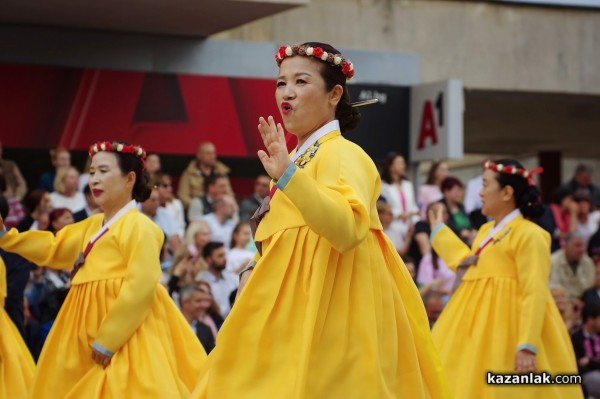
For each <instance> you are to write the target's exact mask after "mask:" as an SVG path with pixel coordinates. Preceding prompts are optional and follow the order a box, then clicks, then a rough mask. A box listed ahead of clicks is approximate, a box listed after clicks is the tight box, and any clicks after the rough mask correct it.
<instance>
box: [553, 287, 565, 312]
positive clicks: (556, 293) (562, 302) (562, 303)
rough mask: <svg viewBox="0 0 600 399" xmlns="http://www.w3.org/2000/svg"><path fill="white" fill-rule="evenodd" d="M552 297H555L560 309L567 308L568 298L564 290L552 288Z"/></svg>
mask: <svg viewBox="0 0 600 399" xmlns="http://www.w3.org/2000/svg"><path fill="white" fill-rule="evenodd" d="M552 298H554V302H555V303H556V307H557V308H558V310H560V311H561V312H562V311H563V310H565V309H566V308H567V298H566V296H565V294H564V293H563V292H562V291H559V290H552Z"/></svg>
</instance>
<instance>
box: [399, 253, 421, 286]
mask: <svg viewBox="0 0 600 399" xmlns="http://www.w3.org/2000/svg"><path fill="white" fill-rule="evenodd" d="M402 261H403V262H404V266H406V269H407V270H408V274H410V277H412V279H413V281H414V282H415V284H416V285H417V287H419V286H420V284H419V283H417V268H416V266H415V261H414V260H413V258H411V257H410V256H404V257H403V258H402Z"/></svg>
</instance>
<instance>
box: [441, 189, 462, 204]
mask: <svg viewBox="0 0 600 399" xmlns="http://www.w3.org/2000/svg"><path fill="white" fill-rule="evenodd" d="M444 197H446V199H447V200H449V201H450V202H452V203H454V204H459V203H460V202H461V201H462V198H463V188H462V187H461V186H459V185H456V186H454V187H452V188H451V189H450V190H447V191H445V192H444Z"/></svg>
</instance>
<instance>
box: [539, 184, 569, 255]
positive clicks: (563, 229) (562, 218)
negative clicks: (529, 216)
mask: <svg viewBox="0 0 600 399" xmlns="http://www.w3.org/2000/svg"><path fill="white" fill-rule="evenodd" d="M577 212H578V206H577V202H575V200H574V199H573V194H572V193H571V192H570V191H569V190H567V189H565V188H559V189H557V190H556V191H555V192H554V193H553V194H552V197H551V203H550V205H544V213H543V214H542V216H541V217H539V218H538V219H537V220H535V222H536V223H537V224H538V225H540V226H541V227H542V228H543V229H544V230H546V231H547V232H548V233H550V236H552V245H551V251H552V252H555V251H558V250H559V249H560V247H561V246H562V244H563V242H564V238H565V237H566V235H567V234H569V233H570V232H572V231H575V230H576V229H577Z"/></svg>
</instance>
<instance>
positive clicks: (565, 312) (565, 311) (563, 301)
mask: <svg viewBox="0 0 600 399" xmlns="http://www.w3.org/2000/svg"><path fill="white" fill-rule="evenodd" d="M550 294H552V298H553V299H554V303H556V307H557V308H558V311H559V312H560V315H561V317H562V319H563V321H564V323H565V326H566V327H567V331H569V333H571V332H573V331H574V330H575V329H577V327H578V326H579V322H580V320H579V314H578V313H579V309H576V308H575V307H574V306H573V302H572V301H571V300H570V299H569V297H568V296H567V292H566V291H565V289H564V288H563V287H561V286H551V287H550Z"/></svg>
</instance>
